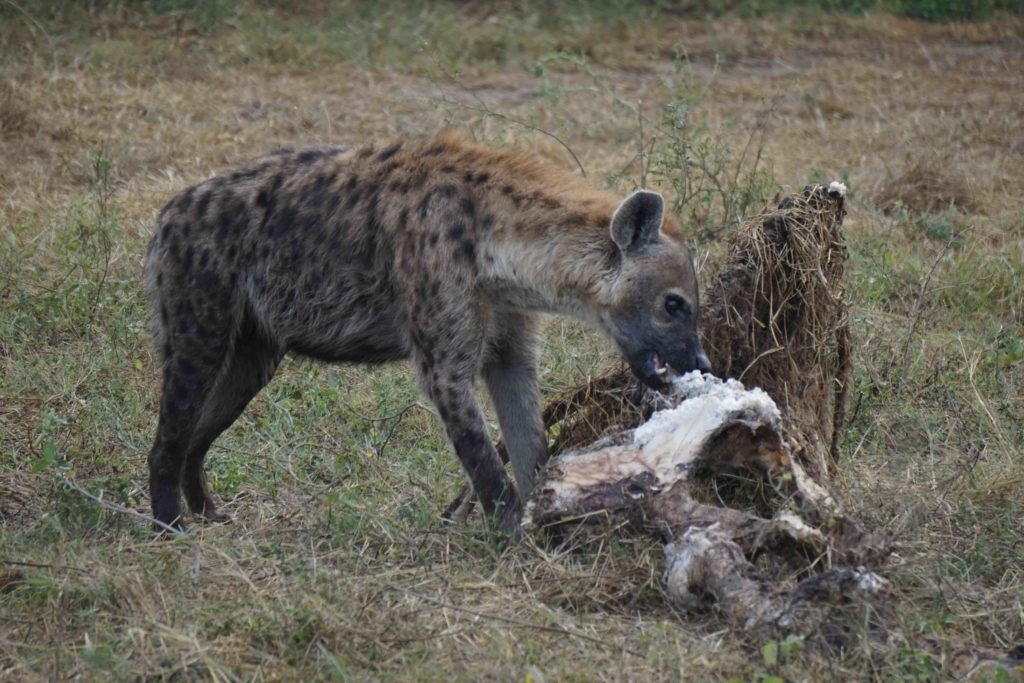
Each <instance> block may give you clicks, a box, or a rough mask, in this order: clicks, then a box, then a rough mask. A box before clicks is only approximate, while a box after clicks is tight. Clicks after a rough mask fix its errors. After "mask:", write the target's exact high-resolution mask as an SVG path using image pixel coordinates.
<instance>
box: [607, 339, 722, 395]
mask: <svg viewBox="0 0 1024 683" xmlns="http://www.w3.org/2000/svg"><path fill="white" fill-rule="evenodd" d="M620 346H623V345H621V344H620ZM621 351H622V354H623V356H624V357H625V359H626V362H628V363H629V367H630V369H631V370H632V371H633V374H634V375H636V378H637V379H638V380H640V381H641V382H643V383H644V384H646V385H647V386H649V387H651V388H652V389H663V388H664V387H665V386H666V385H667V384H668V380H669V377H670V376H671V375H672V374H680V375H683V374H686V373H687V372H690V371H691V370H698V371H700V372H711V361H710V360H709V359H708V356H707V354H706V353H705V352H704V348H703V347H702V346H701V343H700V339H699V338H698V337H697V335H696V334H694V335H693V336H692V337H690V338H688V339H684V340H678V339H675V340H659V339H657V338H650V337H648V338H643V337H641V341H640V343H630V344H628V348H621Z"/></svg>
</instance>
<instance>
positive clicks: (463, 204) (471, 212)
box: [459, 197, 476, 218]
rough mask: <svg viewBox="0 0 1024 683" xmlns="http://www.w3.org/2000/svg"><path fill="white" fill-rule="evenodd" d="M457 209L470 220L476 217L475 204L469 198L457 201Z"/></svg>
mask: <svg viewBox="0 0 1024 683" xmlns="http://www.w3.org/2000/svg"><path fill="white" fill-rule="evenodd" d="M459 208H460V209H462V213H464V214H466V215H467V216H469V217H470V218H473V216H475V215H476V204H474V203H473V200H472V199H470V198H469V197H463V198H462V199H461V200H460V201H459Z"/></svg>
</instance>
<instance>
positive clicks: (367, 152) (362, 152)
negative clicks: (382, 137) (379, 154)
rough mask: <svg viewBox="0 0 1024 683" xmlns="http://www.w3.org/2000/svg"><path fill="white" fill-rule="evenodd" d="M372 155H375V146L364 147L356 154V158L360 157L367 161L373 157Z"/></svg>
mask: <svg viewBox="0 0 1024 683" xmlns="http://www.w3.org/2000/svg"><path fill="white" fill-rule="evenodd" d="M372 154H373V145H368V146H366V147H363V148H362V149H360V150H359V151H358V152H356V156H357V157H359V158H360V159H365V158H367V157H368V156H371V155H372Z"/></svg>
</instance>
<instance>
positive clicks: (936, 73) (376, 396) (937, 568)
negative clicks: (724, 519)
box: [0, 2, 1024, 681]
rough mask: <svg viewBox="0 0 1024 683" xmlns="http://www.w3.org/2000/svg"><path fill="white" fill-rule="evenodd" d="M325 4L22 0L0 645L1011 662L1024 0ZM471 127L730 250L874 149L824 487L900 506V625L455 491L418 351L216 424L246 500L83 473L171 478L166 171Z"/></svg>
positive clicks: (552, 338)
mask: <svg viewBox="0 0 1024 683" xmlns="http://www.w3.org/2000/svg"><path fill="white" fill-rule="evenodd" d="M298 7H300V9H295V8H293V9H292V10H289V11H284V10H272V9H268V5H265V4H256V3H253V4H245V3H242V4H233V3H213V2H211V3H153V4H152V5H141V4H140V5H135V4H130V3H129V4H119V3H111V4H109V5H108V4H105V3H90V5H89V8H88V9H75V5H74V4H70V5H69V4H67V3H56V2H54V3H46V2H33V3H28V4H27V5H26V6H25V7H24V8H22V7H21V5H16V4H15V3H7V4H5V5H3V6H2V9H0V19H2V21H0V51H2V55H3V57H2V63H0V74H2V78H0V199H2V204H0V532H2V535H0V679H4V680H57V679H70V678H76V679H79V678H80V679H86V680H94V679H111V678H113V679H117V680H121V679H126V680H127V679H132V680H134V679H141V678H147V679H148V678H152V679H164V678H166V679H175V680H191V679H206V678H208V679H214V680H236V679H237V680H295V679H334V678H337V679H345V680H347V679H353V680H365V679H388V680H436V679H439V678H450V679H457V680H479V679H498V680H533V681H541V680H547V681H551V680H677V679H692V680H731V679H739V680H780V679H786V680H815V679H822V678H831V679H837V680H852V679H897V680H939V679H944V678H949V677H953V676H957V675H964V674H969V675H970V676H972V677H974V678H976V679H978V680H1010V679H1012V678H1014V677H1015V676H1016V677H1019V676H1020V675H1021V672H1020V670H1019V669H1014V668H1013V663H1012V662H1013V656H1014V655H1016V656H1017V657H1018V658H1020V657H1022V656H1024V544H1022V538H1024V496H1022V495H1021V489H1022V487H1024V467H1022V465H1024V463H1022V452H1021V447H1020V444H1021V443H1022V442H1024V398H1022V396H1024V135H1022V131H1024V108H1022V107H1021V95H1020V93H1021V92H1024V19H1022V17H1021V16H1019V15H1011V14H997V15H995V16H993V17H991V18H989V19H987V20H983V21H977V22H973V23H959V24H948V23H947V24H942V23H921V22H916V21H911V20H908V19H903V18H898V17H896V16H893V15H891V14H887V13H884V12H872V13H868V14H867V15H862V16H858V15H828V14H822V13H820V12H811V11H797V10H789V11H784V12H781V13H777V14H770V15H768V16H764V17H749V16H747V17H744V16H740V15H737V14H728V13H726V14H724V15H721V16H716V17H714V18H700V17H699V16H698V17H696V18H695V17H694V16H693V15H691V14H688V13H685V12H679V13H675V12H670V11H668V10H664V9H657V8H658V7H660V6H659V5H653V6H648V5H642V6H640V9H634V10H631V11H630V12H629V13H628V15H627V14H625V13H623V11H622V10H620V9H615V7H617V6H616V5H614V3H610V4H608V5H607V7H610V8H611V9H608V8H607V7H606V5H605V4H602V3H596V4H595V5H594V6H593V7H590V6H588V5H580V4H576V3H571V4H569V5H568V7H569V8H570V9H564V8H562V9H559V7H560V6H558V5H544V4H540V3H531V2H526V3H516V4H514V5H508V4H501V5H498V6H495V7H494V8H492V7H490V6H489V5H487V4H484V3H470V4H466V5H454V4H451V5H449V4H443V3H442V4H436V5H423V4H419V3H409V4H408V5H395V6H394V7H396V8H400V9H390V10H388V9H379V8H377V9H374V8H373V6H371V5H361V4H359V3H353V4H344V5H339V6H337V7H334V8H332V7H331V6H330V5H329V4H327V3H312V4H310V5H300V6H298ZM140 8H141V9H140ZM175 8H178V9H175ZM595 8H596V9H595ZM443 126H452V127H455V128H458V129H461V130H464V131H466V132H467V133H468V134H470V135H473V136H474V137H476V138H478V139H482V140H486V141H488V142H491V143H493V144H497V145H510V144H515V145H520V146H522V147H525V148H527V149H532V150H535V151H536V152H537V153H538V154H540V155H542V156H543V157H544V158H546V159H547V160H548V161H549V162H550V163H552V164H559V165H561V166H564V167H565V168H566V169H568V170H570V171H573V172H580V170H581V169H580V167H582V170H583V171H585V172H586V174H587V176H588V178H590V179H591V180H592V181H593V182H594V183H595V184H597V185H599V186H604V187H610V188H613V189H615V190H618V191H621V192H623V193H625V192H627V191H628V190H630V189H632V188H633V187H635V186H637V185H639V184H641V183H642V182H645V183H646V184H647V185H649V186H651V187H655V188H659V189H662V190H664V191H665V192H666V193H667V194H668V196H669V197H670V198H672V199H677V198H680V195H681V193H682V194H683V195H687V196H688V197H689V198H688V201H687V202H685V203H683V202H677V206H676V209H677V211H678V213H679V214H680V217H681V218H682V219H683V221H684V223H685V224H686V226H687V230H688V231H689V233H690V235H691V238H692V246H693V248H694V249H695V252H696V253H697V254H698V256H700V258H701V261H702V263H704V264H705V265H704V269H703V271H702V273H703V274H702V278H703V280H704V283H705V285H706V284H707V283H708V282H709V281H710V278H712V277H713V271H714V264H715V262H716V261H715V259H716V257H717V256H718V255H719V254H720V253H721V248H720V245H721V240H722V238H723V237H724V236H726V235H728V233H729V231H730V229H731V227H732V225H731V224H732V222H733V219H734V218H736V216H737V215H749V214H755V213H756V212H757V211H759V210H760V209H761V208H762V205H763V203H765V202H767V201H770V200H771V199H772V197H773V194H774V193H775V192H776V191H782V192H785V191H789V190H793V189H797V188H800V187H802V186H803V185H804V184H805V183H807V182H810V181H819V180H831V179H840V180H842V181H844V182H845V183H846V184H847V186H848V188H849V196H850V215H849V218H848V220H847V224H846V228H847V229H846V233H847V238H848V242H849V244H848V247H849V256H850V261H849V266H848V271H847V272H848V276H849V297H850V301H851V310H852V313H851V322H852V332H853V336H854V363H855V369H854V377H855V382H854V386H853V390H852V392H851V399H850V400H851V403H850V409H849V417H850V419H849V423H848V425H847V427H846V431H845V434H844V438H843V441H842V453H841V456H842V457H841V460H840V463H839V473H838V476H837V479H836V481H835V482H834V489H835V491H836V494H837V495H838V496H839V498H840V499H841V500H842V501H843V502H844V505H845V507H846V509H847V510H849V511H850V513H851V514H852V515H853V516H854V517H856V518H857V519H859V520H861V521H862V523H863V524H865V525H866V526H870V527H874V528H877V529H880V530H886V531H888V532H889V533H890V534H891V535H892V537H893V539H894V542H895V551H896V552H895V554H894V556H893V558H892V560H891V561H890V563H889V565H888V566H887V567H886V568H885V569H884V570H883V572H882V573H883V574H885V575H886V576H887V577H888V578H889V579H890V580H892V581H893V583H894V586H895V588H896V592H897V600H896V602H895V605H894V613H893V614H892V615H889V616H887V617H885V619H884V620H883V621H882V628H881V630H879V629H878V628H875V627H873V628H867V627H865V629H864V632H863V633H862V634H861V636H862V637H860V638H859V639H857V640H856V641H854V642H853V644H849V645H848V646H846V647H844V648H839V647H836V646H835V645H834V644H830V642H829V639H828V638H827V637H821V638H814V639H810V640H807V641H787V642H783V643H774V644H773V643H772V642H762V641H758V640H755V639H753V638H751V637H749V636H748V635H747V634H744V633H743V632H741V631H738V630H736V629H733V628H730V627H729V625H728V624H726V623H724V622H723V621H722V620H721V619H719V618H718V617H717V616H716V614H715V613H714V611H713V610H709V611H707V612H705V613H701V614H696V615H695V614H688V613H683V612H682V611H680V610H679V609H677V608H675V607H673V605H672V604H671V603H670V602H668V601H667V600H666V596H665V594H664V593H663V592H662V588H661V583H660V582H661V576H660V574H661V571H662V567H661V559H662V558H661V551H660V549H659V545H658V544H657V543H656V542H649V541H647V540H642V539H636V538H633V537H631V536H629V535H628V534H624V533H615V532H614V530H603V531H595V532H592V533H590V532H588V533H583V534H581V535H580V536H579V538H578V539H570V541H569V542H567V543H565V544H564V545H561V546H558V547H551V546H548V545H545V544H540V545H536V544H534V543H532V542H530V541H524V542H522V543H513V544H510V545H502V544H500V543H495V542H494V541H493V540H491V539H490V538H489V537H488V536H487V534H486V533H485V530H484V526H483V523H482V521H481V520H480V519H475V518H474V519H471V520H470V522H469V523H468V525H466V526H455V527H452V526H448V525H445V524H444V523H442V521H441V520H440V518H439V511H440V510H441V509H442V508H443V507H444V505H445V504H446V503H447V502H448V501H449V499H450V498H451V497H452V496H453V495H454V493H455V491H456V490H457V489H458V487H459V485H460V484H461V482H462V474H461V472H460V470H459V467H458V465H457V462H456V460H455V458H454V457H453V456H451V455H450V454H449V453H448V450H447V445H446V442H445V439H444V436H443V431H442V427H441V424H440V422H439V420H438V419H437V417H436V416H435V415H434V414H433V411H432V409H431V408H430V407H429V405H428V404H427V403H426V402H425V401H424V399H423V398H422V397H420V395H419V394H418V392H417V390H416V387H415V382H414V379H413V377H412V374H411V372H410V369H409V368H408V367H406V366H405V365H403V364H399V365H394V366H387V367H383V368H377V369H368V368H362V367H324V366H320V365H316V364H312V363H309V362H305V361H301V360H291V361H288V362H286V364H285V366H284V368H283V370H282V371H281V372H280V373H279V376H278V377H277V378H276V379H275V380H274V382H272V383H271V385H270V386H269V387H268V388H267V389H266V390H265V391H264V392H263V393H262V394H261V395H260V396H259V397H258V398H257V400H256V401H255V402H254V403H253V404H252V405H251V406H250V408H249V410H248V411H247V413H246V414H245V416H244V417H243V418H242V419H241V420H240V421H239V423H238V424H236V425H235V426H234V427H233V428H232V429H231V430H230V431H229V432H228V433H227V434H225V435H224V437H222V439H221V440H220V441H219V442H218V443H217V444H216V445H215V447H214V449H213V451H212V452H211V456H210V461H209V472H210V478H211V483H212V487H213V489H214V491H215V493H216V495H217V497H218V498H219V499H220V500H222V501H224V506H223V507H224V509H225V510H226V511H228V512H230V514H231V515H232V516H233V517H234V522H233V523H231V524H225V525H216V526H202V525H194V526H193V527H192V528H191V531H190V532H189V533H188V534H187V535H185V536H184V537H182V538H178V539H174V540H157V539H154V538H153V536H152V534H151V533H150V531H149V529H148V527H147V525H146V524H145V523H144V522H143V521H140V520H138V519H136V518H134V517H132V516H130V515H128V514H125V513H115V512H112V511H110V510H109V509H107V508H106V507H102V506H101V505H99V504H97V503H96V502H94V501H93V500H90V499H89V498H87V497H86V496H85V495H84V494H83V493H82V491H85V492H89V493H91V494H92V495H95V496H99V497H101V498H102V499H103V500H104V501H109V502H113V503H117V504H119V505H123V506H127V507H128V508H130V509H132V510H138V511H141V512H146V511H148V507H149V505H148V499H147V497H146V487H145V456H146V453H147V451H148V448H149V445H150V440H151V438H152V435H153V431H154V427H155V419H156V406H157V396H158V378H159V369H158V366H157V363H156V360H155V357H154V353H153V349H152V348H151V344H150V341H149V337H148V332H147V316H148V312H147V308H146V303H145V300H144V296H143V292H142V286H141V283H140V273H141V261H142V257H143V253H144V249H145V245H146V242H147V240H148V236H149V233H150V230H151V227H152V225H153V222H154V218H155V215H156V212H157V211H158V210H159V208H160V207H161V206H162V205H163V203H164V202H165V201H166V200H167V199H168V198H169V197H170V196H171V195H173V193H175V192H177V191H178V190H180V189H182V188H183V187H184V186H185V185H186V184H189V183H192V182H194V181H198V180H200V179H203V178H205V177H207V176H208V175H209V174H211V173H213V172H214V171H216V170H217V169H220V168H223V167H226V166H229V165H231V164H233V163H235V162H237V161H240V160H242V159H245V158H247V157H250V156H254V155H256V154H259V153H262V152H264V151H267V150H270V149H272V148H274V147H276V146H282V145H308V144H323V143H338V142H345V141H355V142H358V141H363V140H368V139H374V140H376V139H385V138H393V137H404V136H409V135H417V134H431V133H433V132H435V131H437V130H438V129H440V128H441V127H443ZM641 141H642V142H641ZM641 147H642V148H643V149H645V150H646V152H645V153H644V154H640V153H639V152H638V150H639V149H640V148H641ZM737 160H742V161H741V162H740V163H739V165H738V166H737V165H736V164H737ZM577 162H578V163H577ZM755 166H756V168H755ZM737 168H738V170H735V169H737ZM719 188H721V192H719V191H718V190H719ZM691 195H692V196H691ZM737 197H739V199H737ZM683 198H686V197H683ZM723 198H726V199H727V201H725V202H723ZM545 339H546V341H545V355H544V363H543V371H544V378H543V385H544V388H545V391H546V392H547V393H548V394H551V393H553V392H556V391H558V390H559V389H564V388H566V387H570V386H573V385H575V384H577V383H578V382H580V381H581V380H582V379H584V378H586V377H587V376H591V375H594V374H596V373H599V372H602V371H603V370H605V369H607V368H610V367H614V366H615V364H616V363H617V360H616V359H615V357H614V354H613V351H612V349H611V347H610V345H609V344H608V343H607V342H605V341H604V340H602V339H600V338H598V337H597V336H596V335H595V334H593V333H592V332H590V331H588V330H586V329H584V328H582V327H580V326H579V325H577V324H574V323H572V322H569V321H565V320H560V319H552V320H551V322H550V323H549V324H548V326H547V334H546V338H545ZM74 487H78V489H76V488H74ZM79 489H80V490H79ZM868 617H869V615H865V619H864V622H865V624H867V623H872V624H876V625H877V623H878V619H877V618H874V617H872V618H870V619H869V618H868ZM1000 662H1002V663H1000Z"/></svg>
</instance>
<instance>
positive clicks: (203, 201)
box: [196, 192, 213, 220]
mask: <svg viewBox="0 0 1024 683" xmlns="http://www.w3.org/2000/svg"><path fill="white" fill-rule="evenodd" d="M212 199H213V192H204V193H203V196H201V197H200V198H199V201H197V202H196V218H197V219H199V220H202V219H203V218H205V217H206V212H207V211H208V210H209V209H210V201H211V200H212Z"/></svg>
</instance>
